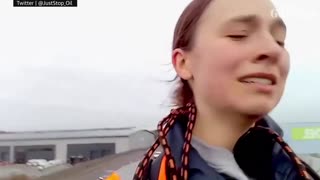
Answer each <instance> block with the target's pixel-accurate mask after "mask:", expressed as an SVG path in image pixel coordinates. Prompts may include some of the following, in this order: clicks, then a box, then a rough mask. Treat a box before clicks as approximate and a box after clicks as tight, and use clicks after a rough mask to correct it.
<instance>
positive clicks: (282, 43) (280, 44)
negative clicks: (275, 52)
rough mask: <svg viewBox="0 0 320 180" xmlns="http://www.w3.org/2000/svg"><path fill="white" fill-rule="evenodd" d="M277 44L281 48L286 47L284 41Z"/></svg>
mask: <svg viewBox="0 0 320 180" xmlns="http://www.w3.org/2000/svg"><path fill="white" fill-rule="evenodd" d="M277 43H278V44H279V46H281V47H284V44H285V43H284V42H283V41H277Z"/></svg>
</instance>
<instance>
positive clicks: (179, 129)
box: [167, 116, 283, 179]
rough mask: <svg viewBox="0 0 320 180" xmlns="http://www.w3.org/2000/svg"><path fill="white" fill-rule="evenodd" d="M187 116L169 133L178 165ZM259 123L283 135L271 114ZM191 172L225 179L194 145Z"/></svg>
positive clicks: (190, 165) (177, 122)
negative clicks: (201, 155) (202, 156)
mask: <svg viewBox="0 0 320 180" xmlns="http://www.w3.org/2000/svg"><path fill="white" fill-rule="evenodd" d="M187 120H188V118H187V117H180V118H179V119H178V120H177V121H176V124H175V125H174V126H173V128H172V129H171V130H170V131H169V133H168V135H167V139H168V143H169V146H170V147H171V151H172V155H173V157H174V159H175V162H176V164H177V166H178V167H181V156H182V149H183V148H182V147H183V144H184V134H185V132H186V128H187ZM257 125H259V126H263V127H266V128H270V129H272V130H273V131H275V132H277V133H278V134H279V135H281V136H283V131H282V129H281V128H280V127H279V125H278V124H277V123H276V122H275V121H274V120H273V119H272V118H271V117H269V116H266V117H264V118H263V119H261V120H260V121H259V122H257ZM189 156H190V164H189V169H190V174H193V173H197V174H198V175H199V174H202V175H203V177H202V176H201V178H205V177H211V178H212V177H216V179H223V178H222V176H221V175H220V174H219V173H217V172H216V171H215V170H214V169H213V168H211V167H210V166H208V165H207V163H206V162H205V161H204V160H203V159H202V158H201V157H200V155H199V154H198V152H197V151H196V150H195V149H194V148H193V147H192V148H191V150H190V154H189Z"/></svg>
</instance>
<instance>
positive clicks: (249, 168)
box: [149, 117, 299, 180]
mask: <svg viewBox="0 0 320 180" xmlns="http://www.w3.org/2000/svg"><path fill="white" fill-rule="evenodd" d="M182 118H183V117H182ZM186 122H187V121H184V120H178V121H176V124H175V125H174V127H173V128H172V129H171V130H170V131H169V134H168V135H167V139H168V143H169V145H170V147H171V151H172V155H173V157H174V158H175V162H176V164H177V167H181V154H182V147H183V143H184V133H185V131H186V126H187V124H186ZM258 124H259V125H260V126H264V127H268V128H271V129H272V130H274V131H276V132H277V133H278V134H279V135H280V136H283V132H282V130H281V128H280V127H279V126H278V125H277V124H276V123H275V122H274V121H273V120H272V119H271V118H270V117H266V118H264V119H262V120H261V121H259V123H258ZM162 156H163V153H162V154H161V155H160V156H159V157H158V158H157V159H155V160H154V161H153V162H152V163H151V167H150V171H149V179H150V180H158V174H159V169H160V163H161V160H162ZM234 156H235V158H236V160H237V162H238V164H239V166H240V167H241V169H242V170H243V171H244V172H245V173H246V174H247V175H248V176H249V177H251V178H254V179H257V180H298V179H299V176H298V172H297V170H296V167H295V166H294V164H293V163H292V161H291V159H290V158H289V157H288V155H287V154H286V153H285V152H284V151H283V150H282V148H281V147H280V145H279V144H277V143H275V141H274V140H273V139H272V138H271V137H270V136H269V135H266V134H265V133H262V132H254V133H251V134H250V135H244V136H243V137H241V138H240V139H239V140H238V142H237V143H236V145H235V148H234ZM189 157H190V164H189V180H225V179H232V178H230V177H228V176H226V175H224V174H219V173H218V172H217V171H216V170H215V169H213V168H212V167H210V166H208V164H207V163H206V162H205V161H204V160H203V159H202V158H201V157H200V155H199V154H198V152H197V151H196V150H195V149H194V148H192V149H191V151H190V154H189Z"/></svg>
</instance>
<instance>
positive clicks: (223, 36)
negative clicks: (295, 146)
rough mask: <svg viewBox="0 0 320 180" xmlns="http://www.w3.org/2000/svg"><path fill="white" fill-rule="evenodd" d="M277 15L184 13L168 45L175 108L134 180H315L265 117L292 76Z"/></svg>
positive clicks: (195, 5)
mask: <svg viewBox="0 0 320 180" xmlns="http://www.w3.org/2000/svg"><path fill="white" fill-rule="evenodd" d="M274 12H275V7H274V6H273V4H272V2H271V1H270V0H246V1H239V0H193V1H192V2H191V3H190V4H189V5H188V6H187V8H186V9H185V10H184V12H183V13H182V15H181V16H180V18H179V20H178V23H177V25H176V28H175V31H174V39H173V53H172V64H173V66H174V68H175V70H176V72H177V75H178V78H177V79H178V81H179V87H178V89H177V90H176V94H175V100H176V105H177V108H176V109H174V110H172V111H171V113H170V114H169V115H168V116H167V117H166V118H164V120H163V121H161V122H160V123H159V125H158V132H159V139H158V140H157V141H156V142H155V144H154V145H153V146H152V147H151V148H150V150H149V151H148V152H147V154H146V156H145V158H144V159H143V160H142V161H141V163H140V164H139V166H138V168H137V170H136V174H135V176H134V179H135V180H144V179H150V180H157V179H159V180H166V179H168V180H169V179H170V180H180V179H183V180H187V179H189V180H209V179H210V180H223V179H238V180H249V179H258V180H271V179H276V180H297V179H320V178H319V176H317V175H316V173H315V172H314V171H313V170H312V169H311V168H310V167H309V166H308V165H307V164H305V163H304V162H303V161H302V160H301V159H299V158H298V157H297V156H296V155H295V153H294V152H293V151H292V150H291V148H290V147H289V146H288V145H287V144H286V143H285V142H284V141H283V140H282V138H281V135H282V131H281V129H280V127H279V126H278V125H277V124H276V123H275V122H274V121H273V120H272V119H270V118H269V117H268V116H267V114H268V113H269V112H270V111H271V110H272V109H273V108H274V107H275V106H276V105H277V104H278V102H279V100H280V99H281V96H282V94H283V91H284V88H285V84H286V79H287V75H288V72H289V55H288V52H287V50H286V48H285V45H284V44H285V43H284V42H285V38H286V25H285V23H284V22H283V20H282V19H281V18H280V17H278V16H276V14H275V13H274ZM159 145H161V146H162V147H163V153H162V155H161V156H159V157H158V158H156V159H155V160H154V161H152V154H153V152H154V151H155V150H156V149H157V147H158V146H159Z"/></svg>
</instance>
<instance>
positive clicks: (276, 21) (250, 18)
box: [224, 14, 287, 30]
mask: <svg viewBox="0 0 320 180" xmlns="http://www.w3.org/2000/svg"><path fill="white" fill-rule="evenodd" d="M258 22H259V17H258V16H257V15H255V14H252V15H240V16H235V17H232V18H230V19H229V20H227V21H226V22H225V23H224V26H227V25H230V24H235V23H241V24H246V25H250V26H255V25H257V24H258ZM275 27H281V28H283V29H284V30H286V29H287V26H286V24H285V23H284V21H283V20H282V19H281V18H280V17H276V18H273V20H272V23H271V28H275Z"/></svg>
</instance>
